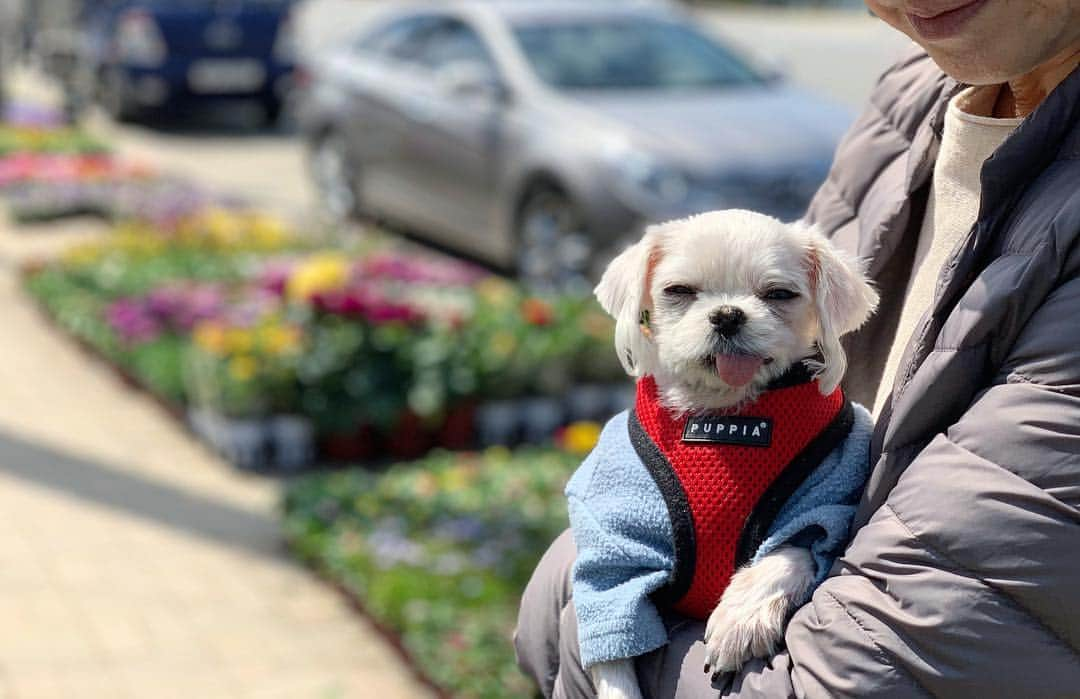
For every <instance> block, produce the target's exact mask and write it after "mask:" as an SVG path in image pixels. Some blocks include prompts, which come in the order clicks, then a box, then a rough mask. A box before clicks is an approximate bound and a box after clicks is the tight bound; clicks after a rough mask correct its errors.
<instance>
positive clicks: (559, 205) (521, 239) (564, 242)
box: [517, 186, 592, 288]
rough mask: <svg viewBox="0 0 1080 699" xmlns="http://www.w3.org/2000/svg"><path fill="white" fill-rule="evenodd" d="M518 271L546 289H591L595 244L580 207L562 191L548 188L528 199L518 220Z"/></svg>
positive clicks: (532, 283) (537, 190) (535, 284)
mask: <svg viewBox="0 0 1080 699" xmlns="http://www.w3.org/2000/svg"><path fill="white" fill-rule="evenodd" d="M517 246H518V247H517V271H518V275H519V276H520V277H521V279H522V280H523V281H524V282H526V283H527V284H530V285H532V286H538V287H542V288H545V287H546V288H574V287H588V278H587V274H588V269H589V264H590V262H591V258H592V245H591V244H590V239H589V236H588V232H587V231H586V230H585V226H584V222H583V220H582V217H581V215H580V214H579V213H578V210H577V207H575V206H574V203H573V202H572V201H571V200H570V198H569V197H568V196H567V195H566V194H564V193H563V192H562V191H561V190H559V189H557V188H555V187H552V186H544V187H539V188H536V189H534V190H533V191H532V192H531V193H530V194H529V195H528V196H527V197H526V198H525V200H524V202H523V204H522V206H521V208H520V210H519V213H518V217H517Z"/></svg>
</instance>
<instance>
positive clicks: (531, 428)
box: [522, 398, 565, 444]
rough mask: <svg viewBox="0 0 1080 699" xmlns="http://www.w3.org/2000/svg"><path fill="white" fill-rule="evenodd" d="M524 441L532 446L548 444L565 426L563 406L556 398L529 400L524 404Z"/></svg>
mask: <svg viewBox="0 0 1080 699" xmlns="http://www.w3.org/2000/svg"><path fill="white" fill-rule="evenodd" d="M522 418H523V421H524V428H525V429H524V435H523V437H524V439H525V441H526V442H528V443H530V444H540V443H543V442H547V441H548V440H550V439H551V437H552V435H554V434H555V430H557V429H559V427H560V426H561V425H562V424H563V421H564V419H565V413H564V411H563V406H562V405H561V404H560V403H559V401H558V400H556V399H554V398H529V399H528V400H525V401H523V403H522Z"/></svg>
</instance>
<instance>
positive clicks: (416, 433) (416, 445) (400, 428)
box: [385, 410, 432, 459]
mask: <svg viewBox="0 0 1080 699" xmlns="http://www.w3.org/2000/svg"><path fill="white" fill-rule="evenodd" d="M431 443H432V434H431V432H430V431H429V430H428V429H427V428H426V427H425V426H424V422H423V420H422V419H421V418H420V416H418V415H417V414H416V413H414V412H412V411H411V410H406V411H405V412H404V413H402V414H401V417H399V418H398V421H397V424H395V425H394V427H393V428H392V429H391V430H390V431H389V432H388V433H387V434H386V442H385V444H386V451H387V453H388V454H390V456H392V457H394V458H395V459H416V458H419V457H421V456H423V455H424V454H426V453H427V452H428V450H429V449H430V448H431Z"/></svg>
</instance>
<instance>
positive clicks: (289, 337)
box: [27, 208, 621, 467]
mask: <svg viewBox="0 0 1080 699" xmlns="http://www.w3.org/2000/svg"><path fill="white" fill-rule="evenodd" d="M27 286H28V288H29V290H30V291H31V293H32V294H34V295H35V296H36V297H37V298H38V299H39V300H40V301H41V303H42V304H43V305H44V306H45V308H47V309H48V310H49V312H50V314H51V315H52V316H53V317H55V318H56V319H57V320H58V321H59V322H60V323H61V324H62V325H63V326H64V327H65V328H67V329H68V330H69V331H71V332H72V333H74V334H75V335H77V336H78V337H80V338H81V339H82V340H83V341H85V342H86V343H87V344H89V345H90V346H92V347H93V348H95V349H96V350H97V351H98V352H100V353H101V354H102V355H104V356H105V357H106V358H108V359H109V360H110V361H112V362H113V363H115V364H116V365H118V366H119V367H120V368H122V370H123V371H124V372H125V373H127V374H129V375H130V376H132V377H133V378H134V380H135V381H136V382H138V383H140V384H142V385H144V386H146V387H147V388H149V389H150V390H151V391H153V392H154V393H155V394H157V395H158V396H160V397H161V398H163V399H164V400H166V401H167V402H169V403H171V404H173V405H174V406H176V407H177V409H179V410H183V409H188V410H189V417H190V418H191V422H192V425H193V426H194V427H195V428H196V431H198V432H199V433H200V434H202V436H203V437H205V438H206V439H207V440H208V441H210V442H211V443H212V444H214V445H215V446H216V447H218V448H219V449H220V450H222V451H223V452H225V453H226V454H227V455H228V456H229V458H231V459H232V460H233V461H234V462H237V463H239V464H241V465H244V466H250V467H257V466H259V465H261V464H263V463H266V462H278V461H280V462H281V463H280V464H279V465H281V466H286V465H288V466H290V467H295V466H296V465H298V464H296V463H295V462H296V461H297V460H298V459H301V457H300V456H299V455H302V454H305V453H310V452H311V451H312V447H310V446H304V445H299V444H297V445H294V444H292V442H290V441H289V440H285V439H284V438H279V437H278V436H275V435H277V434H278V433H280V432H281V430H276V429H275V428H274V427H273V426H274V425H280V424H282V419H283V418H284V417H286V416H288V417H289V418H291V422H290V423H289V424H292V425H295V424H296V421H297V419H300V418H302V419H304V420H307V421H308V422H309V423H310V424H311V426H312V427H311V429H309V430H308V432H307V433H306V434H308V435H309V436H308V437H307V438H308V439H311V438H314V437H315V436H317V437H318V438H319V439H320V442H321V445H322V448H323V455H324V456H328V457H330V458H333V459H340V460H350V459H358V458H364V457H368V456H373V455H375V454H382V453H389V454H392V455H396V456H398V457H401V458H406V457H414V456H419V455H421V454H422V453H424V452H425V451H426V450H427V449H428V448H430V447H432V446H435V445H442V446H446V447H453V448H464V447H468V446H470V445H473V444H475V443H476V442H477V436H478V435H477V434H476V433H477V432H479V436H480V437H481V438H482V441H483V443H507V442H510V443H513V442H516V441H520V440H522V439H524V440H526V441H534V442H535V441H542V440H544V439H547V438H548V437H549V436H550V433H551V432H552V430H554V429H555V428H556V427H557V426H558V425H559V424H563V423H564V422H566V421H568V420H570V419H576V418H597V417H602V416H603V415H604V414H608V413H610V412H611V411H612V410H614V409H615V407H612V406H613V405H614V399H613V398H612V397H611V396H610V395H608V394H607V393H605V392H604V391H603V390H599V389H596V388H594V389H593V390H592V394H591V395H592V396H593V397H592V399H590V398H589V395H590V394H589V391H588V390H586V391H585V392H584V393H582V392H581V390H580V386H581V385H582V384H585V385H586V386H589V385H593V386H595V385H597V384H605V383H609V382H611V381H613V380H616V379H618V378H619V377H620V376H621V372H620V370H619V369H618V366H617V363H616V361H615V358H614V357H613V355H612V353H611V352H610V351H609V349H608V345H609V343H610V333H611V326H610V323H609V321H608V319H607V317H606V316H605V315H604V314H603V313H602V312H601V311H600V310H599V308H598V307H597V306H596V305H595V304H594V302H593V301H592V300H591V299H589V298H587V297H582V296H571V295H566V296H556V297H551V298H543V299H542V298H539V297H535V296H531V295H529V294H527V293H526V292H525V291H523V290H522V289H521V288H520V287H518V286H516V285H514V284H512V283H510V282H507V281H506V280H503V279H499V278H497V277H494V276H492V275H490V274H488V273H485V272H483V271H481V270H479V269H477V268H475V267H473V266H471V265H468V264H465V263H460V262H456V261H452V260H449V259H447V258H444V257H440V256H434V255H427V256H424V255H418V254H417V253H416V252H415V251H414V250H412V249H409V250H408V251H402V250H395V249H393V248H391V247H389V246H387V245H385V244H383V245H374V244H367V245H363V246H358V247H353V248H349V247H347V246H346V247H341V246H339V247H337V248H333V249H325V248H321V249H316V248H313V247H312V245H311V244H308V243H305V242H304V241H303V240H302V239H300V238H298V237H297V236H295V235H294V234H292V233H290V232H289V231H288V230H286V228H285V226H284V225H283V224H282V223H281V222H280V221H278V220H276V219H274V218H272V217H268V216H265V215H263V214H259V213H255V212H245V211H242V210H228V209H216V208H211V209H206V210H204V211H203V212H202V213H201V214H198V215H195V216H187V217H181V218H178V219H175V220H173V221H171V222H169V223H168V224H167V225H166V224H163V223H160V222H159V223H157V224H154V225H151V224H147V223H128V224H124V225H121V226H119V227H117V229H116V231H115V232H114V234H113V235H111V236H110V237H108V238H107V239H105V240H103V241H99V242H95V243H91V244H85V245H82V246H79V247H76V248H74V249H72V250H71V251H69V253H68V254H67V255H66V256H65V257H64V259H63V260H61V261H60V262H59V263H57V264H53V265H48V266H45V267H43V268H39V269H37V270H34V271H33V272H32V273H31V274H29V275H28V278H27ZM575 387H576V388H575ZM575 391H576V392H575ZM522 397H529V398H528V399H527V400H523V399H522ZM493 402H494V403H493ZM590 406H591V407H590ZM616 407H617V406H616ZM283 429H284V428H283ZM286 431H288V432H289V433H290V434H293V435H302V434H304V433H303V432H302V431H300V430H299V429H298V428H295V427H290V428H288V430H286ZM296 439H300V437H296ZM237 440H241V441H242V442H243V444H242V445H241V444H238V443H235V442H237Z"/></svg>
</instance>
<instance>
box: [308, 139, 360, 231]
mask: <svg viewBox="0 0 1080 699" xmlns="http://www.w3.org/2000/svg"><path fill="white" fill-rule="evenodd" d="M310 164H311V175H312V178H313V179H314V180H315V189H316V190H317V192H318V195H319V201H320V203H321V204H322V208H323V209H324V210H325V211H326V212H327V213H328V214H329V215H330V216H331V217H332V218H333V219H334V220H337V221H344V220H346V219H349V218H351V217H353V216H354V215H356V214H357V213H358V212H359V209H360V201H359V198H358V197H357V195H356V191H357V190H356V183H355V181H354V177H355V175H356V169H355V168H354V167H353V165H352V163H351V162H350V159H349V155H348V152H347V147H346V143H345V139H344V137H342V136H341V135H340V134H338V133H335V132H333V131H331V132H329V133H326V134H324V135H323V136H321V137H320V138H319V139H318V140H316V141H315V143H314V144H313V145H312V148H311V154H310Z"/></svg>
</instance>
